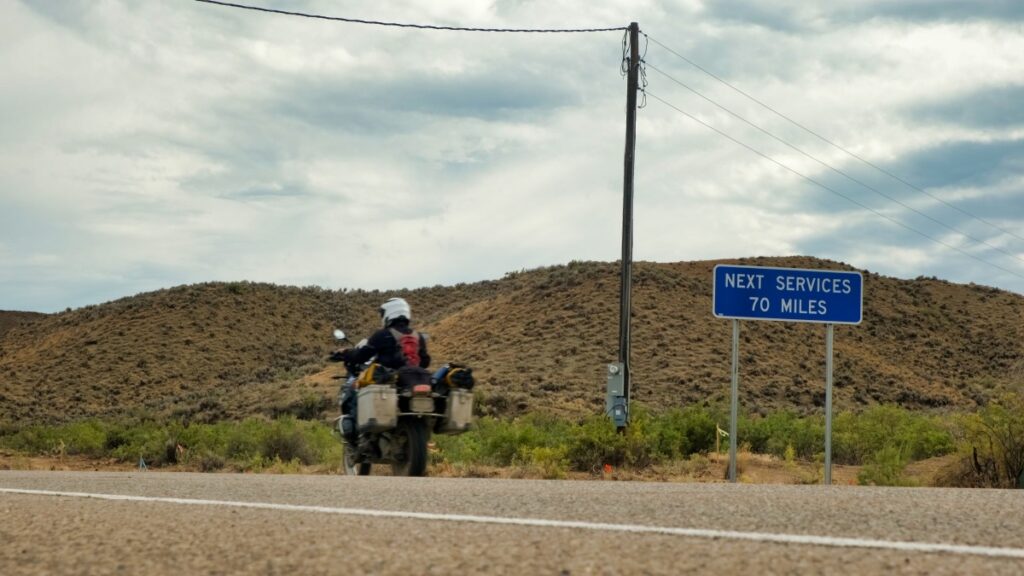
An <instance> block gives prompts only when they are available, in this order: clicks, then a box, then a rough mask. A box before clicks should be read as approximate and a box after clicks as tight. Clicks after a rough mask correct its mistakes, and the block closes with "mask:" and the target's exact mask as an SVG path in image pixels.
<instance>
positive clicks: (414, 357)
mask: <svg viewBox="0 0 1024 576" xmlns="http://www.w3.org/2000/svg"><path fill="white" fill-rule="evenodd" d="M380 318H381V324H382V326H383V327H382V328H381V329H380V330H377V331H376V332H374V333H373V334H372V335H371V336H370V338H369V339H367V341H366V344H365V345H363V346H359V347H357V348H349V349H345V350H340V351H338V352H336V353H335V356H336V357H338V359H340V360H341V361H343V362H345V363H349V364H361V363H363V362H366V361H367V360H369V359H370V358H373V357H374V356H376V357H377V359H376V362H377V363H378V364H380V365H382V366H384V367H386V368H391V369H395V370H397V369H398V368H401V367H403V366H418V367H420V368H426V367H427V366H429V365H430V354H429V353H428V352H427V339H426V337H425V336H424V335H423V334H421V333H419V332H418V331H416V330H414V329H413V328H412V326H411V325H410V322H411V320H412V309H411V308H410V306H409V303H408V302H406V301H405V300H404V299H402V298H390V299H388V300H387V301H386V302H384V303H383V304H381V305H380ZM353 384H354V382H352V381H349V382H346V383H345V385H344V387H343V388H342V393H341V414H342V432H343V434H344V436H345V440H347V441H348V442H350V443H353V444H354V443H355V440H356V437H357V434H356V427H355V408H356V394H355V390H354V389H353ZM346 415H351V417H349V418H345V416H346Z"/></svg>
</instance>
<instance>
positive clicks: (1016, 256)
mask: <svg viewBox="0 0 1024 576" xmlns="http://www.w3.org/2000/svg"><path fill="white" fill-rule="evenodd" d="M644 64H645V65H646V66H647V67H650V68H651V69H652V70H654V71H655V72H657V73H658V74H661V75H662V76H664V77H665V78H667V79H669V80H671V81H672V82H675V83H676V84H678V85H679V86H682V87H683V88H685V89H687V90H689V91H690V92H692V93H693V94H696V95H697V96H699V97H701V98H702V99H704V100H705V101H707V102H709V103H711V104H713V105H714V106H716V107H717V108H719V109H720V110H723V111H725V112H726V113H728V114H729V115H731V116H732V117H734V118H736V119H737V120H740V121H741V122H743V123H745V124H747V125H748V126H751V127H752V128H755V129H756V130H758V131H760V132H761V133H763V134H765V135H767V136H768V137H770V138H772V139H773V140H775V141H777V142H780V143H782V144H784V145H786V146H788V147H789V148H790V149H792V150H795V151H796V152H799V153H800V154H803V155H804V156H806V157H807V158H810V159H811V160H814V161H815V162H817V163H818V164H821V165H822V166H824V167H825V168H828V169H829V170H831V171H833V172H835V173H836V174H839V175H840V176H842V177H843V178H846V179H847V180H849V181H851V182H853V183H855V184H858V185H859V186H861V187H863V188H865V189H867V190H870V191H872V192H874V193H875V194H878V195H879V196H881V197H882V198H885V199H887V200H891V201H892V202H895V203H896V204H899V205H900V206H902V207H903V208H906V209H907V210H910V211H912V212H914V213H915V214H918V215H919V216H921V217H923V218H927V219H928V220H931V221H932V222H934V223H936V224H938V225H939V226H942V227H943V228H945V229H947V230H949V231H951V232H955V233H957V234H960V235H961V236H963V237H964V238H967V239H968V240H970V241H972V242H975V243H976V244H981V245H984V246H987V247H988V248H991V249H992V250H995V251H997V252H1001V253H1003V254H1004V255H1006V256H1009V257H1010V258H1014V259H1016V260H1018V261H1020V262H1021V263H1024V258H1021V257H1020V256H1018V255H1016V254H1014V253H1013V252H1010V251H1008V250H1005V249H1003V248H1000V247H999V246H995V245H993V244H989V243H988V242H986V241H985V240H982V239H980V238H975V237H974V236H971V235H970V234H968V233H966V232H964V231H962V230H959V229H957V228H955V227H953V226H950V225H949V224H946V223H945V222H943V221H941V220H939V219H937V218H933V217H931V216H929V215H928V214H926V213H924V212H922V211H920V210H918V209H916V208H914V207H913V206H910V205H909V204H906V203H904V202H903V201H901V200H900V199H899V198H895V197H893V196H890V195H888V194H886V193H885V192H882V191H881V190H879V189H877V188H875V187H874V186H871V185H870V184H867V183H865V182H864V181H862V180H860V179H858V178H855V177H853V176H851V175H849V174H847V173H846V172H845V171H843V170H840V169H839V168H836V167H835V166H832V165H831V164H829V163H828V162H825V161H824V160H821V159H819V158H817V157H816V156H814V155H812V154H810V153H808V152H806V151H804V150H803V149H801V148H799V147H797V146H796V145H794V144H792V143H790V142H788V141H786V140H785V139H783V138H780V137H779V136H776V135H775V134H773V133H771V132H769V131H768V130H765V129H764V128H762V127H761V126H759V125H757V124H755V123H754V122H751V121H750V120H748V119H746V118H744V117H743V116H741V115H740V114H737V113H736V112H734V111H732V110H730V109H729V108H727V107H725V106H723V105H721V104H719V103H718V102H716V101H715V100H714V99H712V98H709V97H708V96H706V95H704V94H703V93H701V92H700V91H698V90H696V89H694V88H692V87H690V86H688V85H687V84H685V83H684V82H682V81H681V80H678V79H677V78H674V77H672V76H671V75H669V74H668V73H667V72H665V71H663V70H661V69H660V68H658V67H657V66H655V65H653V64H651V63H649V62H645V63H644Z"/></svg>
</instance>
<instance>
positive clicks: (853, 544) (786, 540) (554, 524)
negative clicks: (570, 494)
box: [0, 488, 1024, 559]
mask: <svg viewBox="0 0 1024 576" xmlns="http://www.w3.org/2000/svg"><path fill="white" fill-rule="evenodd" d="M0 493H7V494H29V495H35V496H64V497H68V498H92V499H96V500H114V501H127V502H160V503H164V504H183V505H188V506H223V507H228V508H252V509H256V510H281V511H287V512H316V513H320V514H340V515H345V516H367V517H371V518H405V519H415V520H435V521H441V522H473V523H477V524H505V525H510V526H536V527H541V528H576V529H579V530H598V531H603V532H629V533H633V534H667V535H671V536H689V537H692V538H710V539H719V540H746V541H751V542H770V543H775V544H804V545H811V546H831V547H835V548H872V549H880V550H899V551H901V552H940V553H946V554H963V555H970V556H988V557H993V558H1020V559H1024V548H998V547H992V546H965V545H960V544H943V543H934V542H905V541H898V540H872V539H867V538H839V537H834V536H813V535H806V534H772V533H767V532H737V531H733V530H711V529H702V528H673V527H670V526H644V525H640V524H605V523H601V522H581V521H576V520H546V519H543V518H508V517H501V516H475V515H467V514H435V513H430V512H407V511H400V510H370V509H366V508H332V507H328V506H303V505H296V504H272V503H269V502H236V501H230V500H198V499H191V498H163V497H153V496H128V495H124V494H93V493H88V492H56V491H51V490H27V489H19V488H0Z"/></svg>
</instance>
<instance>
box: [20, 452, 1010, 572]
mask: <svg viewBox="0 0 1024 576" xmlns="http://www.w3.org/2000/svg"><path fill="white" fill-rule="evenodd" d="M5 489H7V490H10V489H20V490H40V491H49V492H64V493H70V492H74V493H90V494H115V495H125V496H139V497H156V498H171V499H182V500H181V501H176V502H168V501H148V500H101V499H96V498H88V497H83V496H69V495H53V494H25V493H11V492H4V491H3V490H5ZM192 500H203V501H205V502H203V503H196V502H193V501H192ZM225 501H227V502H241V503H259V505H264V504H266V505H275V504H277V505H291V506H304V507H307V508H301V509H289V508H285V509H265V508H250V507H240V506H238V505H225V504H221V503H219V502H225ZM312 507H319V508H312ZM339 508H343V509H358V510H338V509H339ZM381 511H384V512H397V513H404V512H410V513H429V514H434V515H437V516H436V517H435V516H430V517H419V518H415V517H414V518H408V517H401V516H400V515H399V516H390V517H377V516H372V515H368V514H378V513H380V512H381ZM453 514H454V515H470V516H473V517H474V518H472V519H467V518H462V519H460V518H451V517H449V516H447V515H453ZM479 517H487V518H482V519H481V518H479ZM493 517H498V519H499V520H500V519H527V520H528V522H532V524H530V525H517V524H501V523H496V522H495V521H492V520H493ZM544 520H547V521H556V522H553V524H554V525H541V524H544V523H543V522H541V521H544ZM513 521H516V520H513ZM566 521H567V522H576V523H577V524H578V525H566V524H564V523H561V524H559V522H566ZM609 524H614V525H617V526H608V525H609ZM652 527H662V528H667V529H669V531H671V530H673V529H675V530H677V533H657V532H644V530H649V529H651V528H652ZM679 529H702V530H708V531H709V532H707V533H706V534H690V533H682V532H678V530H679ZM730 531H731V532H734V533H735V534H733V533H731V532H730ZM752 533H753V536H751V534H752ZM778 535H783V536H786V535H806V536H813V537H828V538H823V539H819V540H820V541H814V543H793V542H789V543H786V542H778V541H772V540H771V537H773V536H778ZM762 536H764V538H762ZM765 538H767V539H768V540H767V541H766V540H765ZM829 538H832V539H836V540H834V541H833V540H829ZM842 539H848V540H842ZM865 540H867V541H868V542H867V543H866V545H867V547H860V546H861V545H863V544H865V542H864V541H865ZM850 542H857V543H858V544H856V546H857V547H852V546H853V545H851V544H850ZM891 543H895V544H894V545H895V546H899V545H900V544H901V543H925V544H946V545H960V546H963V547H964V548H963V549H958V550H953V551H950V550H946V551H938V552H935V551H931V552H929V551H917V550H902V549H893V548H892V546H893V544H891ZM973 547H986V548H984V549H982V548H973ZM993 548H994V549H995V553H994V555H993V554H989V555H985V553H984V550H989V551H991V550H992V549H993ZM1000 550H1002V551H1003V552H1000ZM711 572H714V573H717V574H731V573H740V572H743V573H751V572H753V573H762V574H797V573H850V574H877V573H898V574H964V573H974V574H1017V575H1019V574H1024V491H1000V490H951V489H949V490H947V489H933V488H921V489H910V488H864V487H849V486H842V487H838V486H837V487H823V486H752V485H728V484H661V483H633V482H579V481H564V482H563V481H530V480H477V479H442V478H390V477H343V476H272V475H239V474H185V473H158V472H137V473H109V472H106V473H104V472H96V473H79V472H17V471H4V472H0V574H5V575H16V574H141V573H145V574H153V575H159V574H240V573H245V574H290V573H306V574H346V573H372V574H391V573H396V574H397V573H402V574H458V573H491V574H510V573H530V574H534V573H539V574H685V573H711Z"/></svg>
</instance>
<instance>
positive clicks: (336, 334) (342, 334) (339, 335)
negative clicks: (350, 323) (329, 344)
mask: <svg viewBox="0 0 1024 576" xmlns="http://www.w3.org/2000/svg"><path fill="white" fill-rule="evenodd" d="M334 339H335V340H344V339H345V332H344V331H342V330H338V329H337V328H335V329H334Z"/></svg>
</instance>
